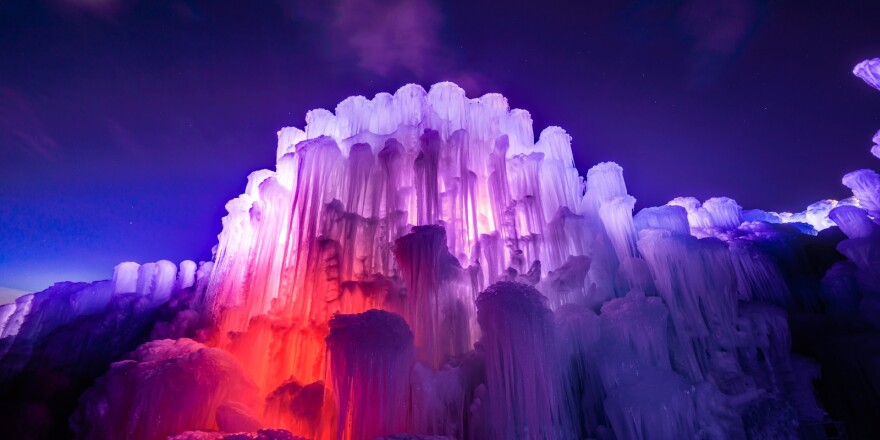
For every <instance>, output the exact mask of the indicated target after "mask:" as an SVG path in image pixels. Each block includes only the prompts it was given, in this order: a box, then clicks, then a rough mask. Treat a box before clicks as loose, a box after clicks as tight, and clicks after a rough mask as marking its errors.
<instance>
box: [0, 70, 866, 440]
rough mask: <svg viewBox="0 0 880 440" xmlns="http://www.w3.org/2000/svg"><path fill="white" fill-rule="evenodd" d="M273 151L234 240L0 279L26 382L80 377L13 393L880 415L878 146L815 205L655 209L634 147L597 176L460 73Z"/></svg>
mask: <svg viewBox="0 0 880 440" xmlns="http://www.w3.org/2000/svg"><path fill="white" fill-rule="evenodd" d="M874 64H876V63H874ZM874 64H872V63H871V62H869V63H867V64H865V65H864V66H862V67H860V68H857V74H859V75H860V76H861V77H862V78H865V79H866V81H868V82H869V83H871V81H874V80H875V79H876V78H874V77H875V76H876V75H874V74H875V73H876V72H875V70H876V68H875V67H876V66H874ZM872 75H874V76H872ZM276 158H277V163H276V167H275V169H274V170H259V171H255V172H254V173H252V174H251V175H250V176H248V181H247V185H246V187H245V190H244V192H243V193H242V194H241V195H240V196H239V197H237V198H235V199H233V200H231V201H230V202H229V203H228V204H227V205H226V209H227V211H228V214H227V215H226V217H224V218H223V220H222V224H223V231H222V233H221V234H220V235H219V237H218V245H217V247H216V248H215V257H214V261H213V262H210V263H203V264H200V265H197V264H195V263H193V262H182V263H181V264H180V265H175V264H173V263H171V262H167V261H160V262H156V263H146V264H141V265H139V264H136V263H122V264H120V265H119V266H117V267H116V269H115V270H114V274H113V279H112V280H109V281H104V282H98V283H94V284H63V285H57V286H55V287H53V288H51V289H49V290H47V291H45V292H41V293H38V294H35V295H29V296H25V297H22V298H20V299H19V300H18V301H16V302H15V303H13V304H9V305H6V306H2V307H0V373H2V375H0V379H2V380H3V381H5V382H3V383H2V384H4V385H5V384H13V383H24V384H25V385H15V386H16V387H17V388H15V389H14V395H15V396H28V395H30V394H31V392H32V390H33V389H35V388H34V387H35V386H36V384H37V383H38V382H39V378H42V377H44V376H45V375H46V374H50V373H51V374H59V375H60V376H61V377H64V378H65V379H67V378H74V379H75V380H74V382H75V383H76V386H71V387H66V388H65V387H61V389H62V390H63V391H64V392H65V393H67V394H65V396H66V397H64V399H59V401H62V400H63V402H64V403H63V404H52V405H48V404H44V402H43V400H40V399H43V398H42V397H39V398H35V402H34V403H33V406H31V407H24V406H22V408H16V411H8V412H6V413H4V411H2V409H6V407H3V408H0V417H3V416H5V415H6V414H10V415H11V417H15V416H16V415H22V414H26V415H28V417H30V418H24V417H20V420H22V421H23V422H19V423H20V424H22V426H24V425H39V423H40V422H41V419H39V417H38V416H34V414H37V415H39V414H43V413H44V412H48V413H50V414H53V417H54V415H56V414H64V415H65V416H66V415H67V414H71V413H72V414H73V417H72V418H71V425H70V426H71V429H72V430H73V432H74V433H75V434H76V435H77V436H79V437H80V438H94V439H104V438H107V439H109V438H114V439H115V438H143V439H162V438H166V437H168V438H176V439H202V438H205V439H207V438H226V439H237V438H241V439H246V438H247V439H283V438H290V439H294V438H307V439H312V440H319V439H321V440H327V439H373V438H386V439H452V438H454V439H460V440H478V439H541V440H545V439H568V438H571V439H579V438H600V439H612V438H616V439H671V438H713V439H722V438H723V439H740V438H755V439H759V438H797V437H798V436H810V435H814V434H816V433H818V432H825V428H826V426H827V425H828V424H832V425H833V424H834V423H839V422H836V421H835V420H834V418H838V419H839V418H844V419H846V424H847V426H850V427H851V428H852V431H853V432H854V433H856V434H858V435H867V436H868V437H870V435H871V434H873V433H874V432H875V430H872V428H871V427H870V426H866V425H865V424H863V423H860V422H859V420H860V419H864V418H865V417H867V416H869V415H873V414H877V413H880V408H876V405H873V406H872V404H869V405H862V406H861V407H859V410H858V411H853V410H851V409H850V408H852V407H855V406H858V402H860V401H868V402H872V400H871V399H874V398H876V396H878V395H880V393H878V390H880V387H878V386H877V384H878V383H880V382H878V381H876V380H875V378H874V376H872V375H864V374H862V375H859V374H857V373H858V371H868V370H870V369H871V368H874V367H876V359H878V358H880V357H872V355H871V353H875V351H872V350H873V348H871V347H880V344H877V341H878V340H880V339H878V337H877V334H880V325H878V323H877V319H876V316H878V315H877V312H878V310H880V299H878V298H880V275H878V271H877V270H876V267H880V266H878V264H880V258H878V255H880V252H878V249H880V247H878V246H880V244H878V243H880V241H878V240H880V235H878V233H877V222H876V218H877V216H878V215H880V180H878V177H877V174H876V173H875V172H873V171H870V170H860V171H856V172H853V173H850V174H848V175H847V176H846V177H844V180H843V183H844V184H845V185H846V186H847V187H849V188H851V190H852V192H853V197H852V198H849V199H844V200H841V201H835V200H822V201H819V202H816V203H815V204H812V205H810V206H809V207H807V208H806V209H805V210H804V211H803V212H800V213H775V212H769V211H761V210H745V209H743V208H742V207H741V206H740V205H739V204H738V203H737V202H736V201H734V200H732V199H729V198H726V197H714V198H710V199H708V200H705V201H700V200H697V199H695V198H691V197H681V198H677V199H674V200H672V201H670V202H669V203H668V204H667V205H664V206H659V207H646V208H642V209H640V210H639V211H638V212H637V213H636V214H635V215H633V214H634V210H635V208H636V203H637V202H636V199H635V198H634V197H633V196H632V195H630V194H629V193H628V190H627V186H626V182H625V180H624V175H623V169H622V168H621V167H620V166H619V165H617V164H615V163H613V162H604V163H600V164H597V165H595V166H594V167H592V168H590V169H589V170H587V172H586V178H582V177H580V176H579V173H578V171H577V169H575V168H574V164H573V157H572V151H571V138H570V137H569V136H568V135H567V134H566V133H565V131H564V130H562V129H561V128H558V127H550V128H547V129H545V130H543V131H542V132H541V133H540V135H539V136H538V138H537V140H536V139H535V134H534V131H533V128H532V124H531V119H530V117H529V114H528V112H526V111H524V110H518V109H513V110H511V109H510V108H509V107H508V104H507V100H506V99H505V98H504V97H503V96H501V95H498V94H488V95H485V96H483V97H480V98H476V99H471V98H467V97H466V96H465V94H464V91H463V90H462V89H461V88H459V87H458V86H456V85H454V84H452V83H440V84H436V85H434V86H433V87H431V88H430V89H429V90H428V91H425V90H424V89H423V88H421V87H419V86H416V85H407V86H404V87H403V88H401V89H399V90H398V91H397V92H395V93H394V94H393V95H391V94H379V95H376V96H375V97H374V98H373V99H367V98H364V97H352V98H348V99H346V100H345V101H343V102H342V103H340V104H339V105H338V106H337V107H336V109H335V111H334V112H330V111H327V110H313V111H311V112H309V113H308V115H307V116H306V126H305V127H304V128H303V129H297V128H284V129H282V130H281V131H279V133H278V145H277V149H276ZM859 344H862V346H864V347H868V348H867V349H865V351H867V353H865V354H859V355H853V354H850V355H847V354H846V353H845V350H844V349H843V348H841V347H849V348H853V347H858V346H859ZM856 351H857V350H853V352H856ZM95 352H98V353H101V355H100V356H95V355H94V353H95ZM126 353H128V354H126ZM813 359H816V360H818V361H819V362H820V363H817V361H816V360H813ZM114 361H117V362H115V363H112V362H114ZM111 363H112V365H111ZM820 365H821V368H820ZM99 376H100V378H99ZM23 378H24V379H23ZM96 379H97V380H96ZM820 379H821V381H820ZM815 381H820V382H818V383H819V384H820V387H823V388H821V389H820V391H821V392H820V393H819V394H818V395H819V396H830V399H824V400H823V399H817V397H816V396H817V394H816V393H814V391H813V383H814V382H815ZM826 384H827V385H826ZM9 386H12V385H9ZM86 388H88V390H87V391H85V393H83V391H84V390H85V389H86ZM48 389H49V390H50V391H51V390H53V388H51V387H49V388H48ZM840 389H844V390H848V391H847V392H843V391H837V390H840ZM853 389H858V390H859V391H858V392H855V391H849V390H853ZM48 394H53V393H44V394H43V395H48ZM80 394H82V396H81V398H80ZM35 395H40V394H39V393H36V394H35ZM853 395H856V396H860V397H852V396H853ZM78 398H79V401H78V403H77V399H78ZM47 399H48V398H47ZM65 399H66V400H65ZM859 399H862V400H859ZM44 400H45V399H44ZM50 400H51V399H50ZM874 401H876V400H874ZM39 405H44V406H39ZM826 406H827V408H826ZM32 408H38V410H33V409H32ZM46 408H48V409H46ZM74 409H75V412H74ZM826 409H828V410H830V411H832V412H834V415H829V414H828V413H827V412H826ZM44 410H45V411H44ZM41 411H44V412H41ZM852 414H855V415H854V416H853V415H852ZM867 419H870V417H868V418H867ZM833 426H837V425H833ZM20 432H26V431H25V430H22V431H20ZM56 432H57V431H53V432H52V433H53V434H54V433H56ZM40 436H41V434H38V435H36V437H40ZM43 437H44V438H49V437H50V436H49V435H45V436H43Z"/></svg>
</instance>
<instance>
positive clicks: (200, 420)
mask: <svg viewBox="0 0 880 440" xmlns="http://www.w3.org/2000/svg"><path fill="white" fill-rule="evenodd" d="M80 402H81V404H80V407H79V408H77V411H76V412H75V413H74V414H73V416H72V417H71V427H72V428H73V431H74V432H75V433H76V435H77V437H80V438H89V439H119V438H129V439H144V440H152V439H162V438H165V437H168V436H170V435H174V434H178V433H181V432H184V431H190V430H217V429H223V428H226V429H228V430H231V431H238V430H239V429H240V428H241V427H243V426H247V425H251V424H253V425H256V426H255V427H259V422H252V421H251V420H253V416H252V415H250V414H248V413H247V410H248V409H249V408H253V407H257V406H258V403H259V402H258V401H257V388H256V386H254V385H253V383H251V382H250V380H249V379H248V378H247V377H246V375H245V373H244V372H243V371H242V370H241V368H240V367H239V366H238V364H237V362H236V361H235V359H234V358H233V357H232V356H231V355H230V354H229V353H226V352H225V351H222V350H218V349H216V348H210V347H206V346H204V345H202V344H200V343H198V342H195V341H193V340H191V339H178V340H170V339H165V340H160V341H153V342H149V343H147V344H144V345H142V346H140V347H138V349H137V350H135V351H134V352H132V353H131V354H129V355H128V356H126V358H125V359H124V360H122V361H119V362H116V363H114V364H113V365H112V366H111V367H110V371H108V372H107V374H105V375H104V376H102V377H101V378H100V379H98V381H97V382H96V383H95V385H94V386H93V387H92V388H90V389H89V390H87V391H86V392H85V393H84V394H83V396H82V398H81V400H80ZM223 425H225V426H223Z"/></svg>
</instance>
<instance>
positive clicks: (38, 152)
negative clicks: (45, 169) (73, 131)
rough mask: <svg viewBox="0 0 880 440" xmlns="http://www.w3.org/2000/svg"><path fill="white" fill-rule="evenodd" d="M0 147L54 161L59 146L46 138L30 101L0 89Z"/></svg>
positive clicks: (6, 88) (45, 131)
mask: <svg viewBox="0 0 880 440" xmlns="http://www.w3.org/2000/svg"><path fill="white" fill-rule="evenodd" d="M0 147H2V148H8V147H12V148H16V149H18V150H20V151H23V152H25V153H28V154H30V155H32V156H36V157H41V158H43V159H53V158H54V157H55V155H56V153H57V150H58V143H57V142H56V141H55V139H53V138H52V136H51V135H49V133H48V131H47V130H46V128H45V124H44V123H43V121H42V120H41V119H40V117H39V116H38V115H37V112H36V110H35V109H34V106H33V105H32V104H31V102H30V100H29V99H28V98H27V97H26V96H24V95H23V94H21V93H18V92H16V91H15V90H13V89H11V88H9V87H3V86H0Z"/></svg>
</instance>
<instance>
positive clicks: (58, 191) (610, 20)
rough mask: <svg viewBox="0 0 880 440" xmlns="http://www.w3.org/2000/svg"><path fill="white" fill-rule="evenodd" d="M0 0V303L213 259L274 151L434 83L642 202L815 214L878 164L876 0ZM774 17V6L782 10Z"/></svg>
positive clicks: (879, 5) (879, 31) (879, 15)
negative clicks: (317, 125)
mask: <svg viewBox="0 0 880 440" xmlns="http://www.w3.org/2000/svg"><path fill="white" fill-rule="evenodd" d="M590 3H594V2H587V1H569V2H558V1H553V0H543V1H532V2H499V1H494V2H492V1H483V0H468V1H454V2H441V1H439V0H437V1H435V0H314V1H282V0H277V1H260V0H252V1H235V2H233V1H228V2H221V1H212V0H201V1H197V0H190V1H174V0H170V1H169V0H152V1H130V0H11V1H10V0H7V1H0V287H6V288H11V289H19V290H28V291H33V290H40V289H43V288H45V287H47V286H48V285H50V284H52V283H54V282H56V281H63V280H82V281H90V280H96V279H106V278H108V277H109V276H110V274H111V272H112V268H113V266H114V265H116V264H117V263H119V262H121V261H137V262H142V263H143V262H148V261H155V260H159V259H168V260H171V261H175V262H178V261H180V260H183V259H194V260H200V259H202V260H204V259H208V258H210V249H211V247H212V246H213V245H214V244H215V242H216V235H217V234H218V233H219V232H220V229H221V224H220V218H221V217H222V216H223V215H224V213H225V210H224V208H223V205H224V204H225V203H226V201H227V200H229V199H231V198H233V197H235V196H237V195H238V194H240V193H241V192H242V191H243V190H244V187H245V182H246V180H245V179H246V177H247V175H248V174H249V173H250V172H251V171H254V170H257V169H260V168H272V167H273V166H274V162H275V146H276V139H275V133H276V132H277V131H278V129H280V128H281V127H284V126H289V125H294V126H299V127H302V125H303V123H304V116H305V113H306V111H308V110H309V109H312V108H318V107H325V108H330V109H332V108H334V107H335V105H336V103H338V102H339V101H341V100H342V99H344V98H345V97H347V96H349V95H356V94H363V95H365V96H368V97H372V95H374V94H375V93H377V92H383V91H387V92H394V91H395V90H397V88H398V87H400V86H401V85H403V84H405V83H408V82H417V83H420V84H422V85H423V86H425V87H426V88H427V87H428V86H430V85H431V84H432V83H434V82H437V81H440V80H452V81H456V82H458V83H459V84H460V85H461V86H463V87H464V88H465V89H466V90H467V91H468V94H469V96H472V97H473V96H479V95H481V94H483V93H486V92H500V93H502V94H504V95H505V96H507V98H508V100H509V102H510V104H511V106H512V107H520V108H525V109H527V110H529V111H530V112H531V114H532V117H533V119H534V121H535V132H536V133H538V132H540V130H541V129H543V128H544V127H546V126H548V125H559V126H561V127H563V128H565V129H566V130H567V131H568V132H569V133H570V134H571V135H572V137H573V138H574V141H573V142H574V155H575V160H576V162H577V166H578V168H579V169H580V170H581V172H582V173H584V174H585V173H586V170H587V169H588V168H589V167H590V166H592V165H593V164H595V163H597V162H600V161H607V160H613V161H616V162H618V163H619V164H621V165H622V166H623V167H624V173H625V177H626V179H627V185H628V188H629V192H630V193H631V194H633V195H634V196H635V197H636V198H637V199H638V205H637V209H638V208H640V207H645V206H651V205H657V204H662V203H665V202H666V201H668V200H669V199H671V198H673V197H676V196H684V195H692V196H696V197H698V198H700V199H705V198H707V197H711V196H718V195H727V196H730V197H733V198H735V199H736V200H737V201H739V202H740V204H741V205H743V206H744V207H746V208H762V209H766V210H776V211H779V210H794V211H798V210H802V209H803V208H804V207H805V206H806V205H807V204H809V203H811V202H813V201H816V200H818V199H822V198H829V197H830V198H842V197H846V196H847V195H848V192H847V190H846V188H845V187H843V186H842V185H841V184H840V179H841V177H842V176H843V174H845V173H846V172H848V171H851V170H854V169H858V168H866V167H875V168H876V167H877V164H878V163H880V162H876V161H877V159H874V158H873V157H872V156H871V155H870V153H869V148H870V146H871V142H870V139H871V137H872V135H873V134H874V133H875V132H876V131H877V129H880V93H877V91H876V90H872V89H871V88H870V87H868V86H867V85H865V84H864V83H862V81H860V80H859V79H858V78H856V77H854V76H853V75H852V73H851V70H852V67H853V66H854V65H855V64H856V63H857V62H859V61H861V60H862V59H865V58H872V57H878V56H880V28H878V23H880V2H861V3H859V2H833V1H774V2H764V1H752V0H732V1H724V2H719V1H714V0H683V1H677V2H659V1H647V0H646V1H619V2H601V3H602V4H603V5H599V2H595V3H596V4H592V5H591V4H590ZM765 3H771V5H769V6H768V5H766V4H765Z"/></svg>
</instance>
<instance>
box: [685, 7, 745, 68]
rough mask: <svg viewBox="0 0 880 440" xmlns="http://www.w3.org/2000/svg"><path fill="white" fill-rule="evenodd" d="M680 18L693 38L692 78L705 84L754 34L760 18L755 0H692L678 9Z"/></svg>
mask: <svg viewBox="0 0 880 440" xmlns="http://www.w3.org/2000/svg"><path fill="white" fill-rule="evenodd" d="M678 22H679V26H680V29H681V31H682V32H683V33H684V35H686V36H687V37H689V38H690V39H691V42H692V48H691V50H692V56H693V69H694V71H693V75H694V77H693V78H692V79H693V80H694V81H695V82H697V83H699V84H705V83H707V82H711V81H712V80H713V79H714V78H715V77H716V76H717V74H718V73H719V71H720V70H722V69H723V68H724V67H726V65H727V64H728V63H729V62H730V61H731V60H732V59H733V58H734V57H735V56H736V54H737V53H738V52H739V50H740V49H741V48H742V46H743V44H744V43H745V42H746V41H747V40H748V38H749V36H751V34H752V32H753V31H754V29H755V26H756V24H757V22H758V5H757V3H756V2H755V0H730V1H721V2H719V1H716V0H690V1H687V2H686V3H684V4H683V5H682V7H681V9H680V10H679V11H678Z"/></svg>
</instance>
